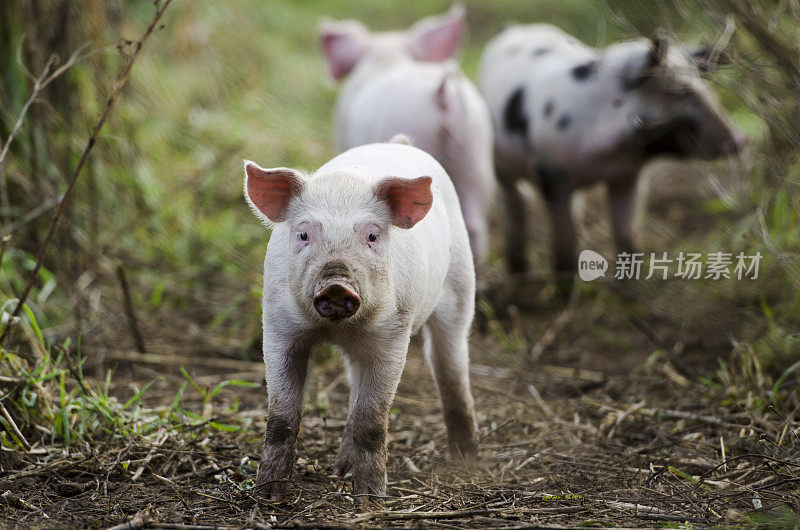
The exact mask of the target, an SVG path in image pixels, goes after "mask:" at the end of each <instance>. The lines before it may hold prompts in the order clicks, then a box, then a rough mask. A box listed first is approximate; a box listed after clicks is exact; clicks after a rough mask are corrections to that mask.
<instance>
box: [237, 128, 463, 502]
mask: <svg viewBox="0 0 800 530" xmlns="http://www.w3.org/2000/svg"><path fill="white" fill-rule="evenodd" d="M404 141H405V140H404V139H403V138H398V142H400V143H388V144H371V145H364V146H361V147H357V148H354V149H351V150H349V151H347V152H345V153H343V154H341V155H339V156H337V157H336V158H334V159H333V160H331V161H330V162H328V163H327V164H325V165H324V166H322V167H321V168H319V169H318V170H317V171H316V172H314V174H312V175H306V174H303V173H301V172H299V171H296V170H293V169H288V168H283V167H279V168H274V169H263V168H261V167H259V166H258V165H257V164H255V163H253V162H249V161H247V162H245V165H244V166H245V173H246V177H245V185H244V189H245V196H246V198H247V202H248V203H249V204H250V206H251V208H252V209H253V212H254V213H255V214H256V216H258V217H259V218H260V219H261V220H262V221H263V222H264V223H265V224H266V225H267V226H269V227H272V235H271V236H270V239H269V244H268V245H267V255H266V260H265V262H264V292H263V326H264V362H265V363H266V383H267V393H268V397H269V399H268V410H267V429H266V436H265V439H264V443H265V448H264V455H263V458H262V459H261V465H260V468H259V471H258V479H257V484H258V487H259V488H260V489H261V491H262V492H263V494H264V495H265V496H267V497H268V498H270V499H280V498H282V496H283V495H284V493H285V492H286V486H287V481H288V479H289V478H290V476H291V473H292V465H293V462H294V447H295V440H296V438H297V433H298V429H299V427H300V414H301V410H302V407H303V383H304V381H305V377H306V370H307V364H308V358H309V353H310V351H311V349H312V348H313V347H314V346H315V345H317V344H319V343H332V344H335V345H337V346H338V347H339V348H340V349H341V352H342V355H343V357H344V361H345V366H346V369H347V376H348V380H349V382H350V411H349V416H348V419H347V425H346V427H345V430H344V434H343V436H342V444H341V447H340V449H339V453H338V455H337V457H336V463H335V465H334V472H335V473H336V474H338V475H341V476H344V474H345V473H346V472H347V471H348V470H351V469H352V477H353V491H354V494H355V495H356V496H357V499H360V500H361V501H362V502H363V501H366V500H367V499H368V498H369V496H383V495H385V494H386V433H387V427H388V421H389V407H390V405H391V403H392V400H393V399H394V395H395V392H396V390H397V385H398V383H399V382H400V375H401V373H402V371H403V366H404V365H405V361H406V353H407V351H408V344H409V340H410V338H411V336H412V335H413V334H415V333H417V332H418V331H420V330H423V332H424V339H425V340H424V351H425V357H426V359H427V361H428V364H429V366H430V368H431V371H432V373H433V378H434V381H435V382H436V386H437V388H438V390H439V395H440V397H441V401H442V410H443V413H444V420H445V424H446V426H447V432H448V443H449V449H450V453H451V454H452V455H454V456H458V455H463V456H466V455H469V454H471V453H473V452H474V450H475V445H476V422H475V411H474V405H473V399H472V395H471V393H470V387H469V371H468V364H469V357H468V346H467V335H468V332H469V328H470V325H471V322H472V313H473V309H474V299H473V298H474V294H475V273H474V269H473V264H472V257H471V254H470V247H469V240H468V237H467V230H466V227H465V226H464V221H463V218H462V215H461V209H460V207H459V203H458V197H457V196H456V192H455V189H454V188H453V184H452V183H451V182H450V179H449V177H448V176H447V173H446V172H445V171H444V169H443V168H442V167H441V166H440V165H439V164H438V163H437V162H436V161H435V160H434V159H433V158H432V157H431V156H430V155H428V154H426V153H424V152H423V151H421V150H419V149H417V148H415V147H411V146H409V145H404V143H403V142H404Z"/></svg>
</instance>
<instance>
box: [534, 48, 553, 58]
mask: <svg viewBox="0 0 800 530" xmlns="http://www.w3.org/2000/svg"><path fill="white" fill-rule="evenodd" d="M549 51H550V48H534V50H533V53H531V55H533V56H534V57H541V56H542V55H544V54H545V53H548V52H549Z"/></svg>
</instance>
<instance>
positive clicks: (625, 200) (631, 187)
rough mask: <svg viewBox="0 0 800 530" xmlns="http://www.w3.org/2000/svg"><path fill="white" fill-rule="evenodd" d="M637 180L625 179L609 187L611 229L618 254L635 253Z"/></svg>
mask: <svg viewBox="0 0 800 530" xmlns="http://www.w3.org/2000/svg"><path fill="white" fill-rule="evenodd" d="M636 193H637V179H636V178H632V179H625V180H623V181H619V182H614V183H611V184H609V185H608V199H609V202H610V206H611V229H612V231H613V233H614V242H615V243H616V245H617V252H633V251H634V249H635V248H636V246H635V245H634V242H633V239H634V238H633V218H634V214H635V212H636Z"/></svg>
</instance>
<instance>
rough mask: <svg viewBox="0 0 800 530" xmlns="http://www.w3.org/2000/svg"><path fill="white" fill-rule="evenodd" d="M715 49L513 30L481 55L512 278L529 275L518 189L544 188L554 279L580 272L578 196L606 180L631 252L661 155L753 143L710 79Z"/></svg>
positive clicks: (715, 152) (620, 242)
mask: <svg viewBox="0 0 800 530" xmlns="http://www.w3.org/2000/svg"><path fill="white" fill-rule="evenodd" d="M719 56H720V53H719V50H713V49H702V48H700V49H694V50H693V49H689V48H687V47H684V46H681V45H680V44H679V43H675V44H671V43H670V42H669V41H668V40H667V39H666V37H665V36H664V35H661V34H659V35H657V36H656V37H654V38H653V39H640V40H635V41H630V42H620V43H616V44H612V45H611V46H608V47H607V48H604V49H595V48H590V47H589V46H586V45H585V44H583V43H581V42H579V41H578V40H577V39H575V38H573V37H571V36H570V35H567V34H566V33H564V32H563V31H561V30H560V29H558V28H556V27H553V26H549V25H544V24H535V25H530V26H515V27H512V28H509V29H507V30H505V31H504V32H502V33H501V34H500V35H498V36H497V37H495V38H494V39H492V40H491V41H490V42H489V44H488V45H487V46H486V49H485V50H484V52H483V56H482V58H481V64H480V73H479V85H480V88H481V92H482V93H483V95H484V97H485V98H486V101H487V103H488V105H489V109H490V111H491V113H492V119H493V121H494V126H495V160H496V163H497V175H498V178H499V180H500V183H501V185H502V187H503V189H504V191H505V195H506V197H507V200H508V207H507V209H506V210H507V212H508V215H509V220H510V223H509V224H510V226H511V229H510V230H508V231H507V238H508V254H509V265H510V268H511V271H512V272H525V271H526V270H527V268H528V264H527V259H526V255H525V244H526V241H527V230H526V226H527V219H526V215H525V204H524V201H523V200H522V196H521V194H520V191H519V189H518V188H517V182H518V181H519V180H520V179H528V180H530V181H532V182H534V183H535V184H537V185H538V187H539V189H540V191H541V194H542V197H543V198H544V200H545V202H546V203H547V206H548V210H549V213H550V220H551V225H552V232H553V236H552V238H553V257H554V263H555V270H556V279H557V280H558V281H559V285H560V286H561V288H562V291H568V290H569V288H570V287H571V283H572V279H573V277H574V272H575V269H576V267H577V256H576V244H577V236H576V233H575V228H574V222H573V218H572V212H571V204H572V199H573V195H574V193H575V192H576V191H577V190H580V189H582V188H586V187H588V186H592V185H594V184H598V183H603V184H605V185H606V188H607V190H608V198H609V202H610V205H611V223H612V229H613V232H614V238H615V240H616V243H617V247H618V248H619V250H620V251H628V252H630V251H632V250H633V249H634V248H635V242H634V233H633V218H634V211H635V201H636V197H637V184H638V181H639V173H640V172H641V169H642V167H643V166H644V165H646V164H647V163H648V162H650V161H651V160H653V159H654V158H659V157H673V158H695V159H697V158H700V159H712V158H717V157H721V156H726V155H733V154H735V153H736V152H737V151H739V149H741V148H742V146H743V145H744V143H745V137H744V135H743V134H742V133H740V132H739V131H737V130H735V129H734V128H733V127H732V126H731V124H730V123H729V120H728V117H727V116H726V114H725V111H724V109H723V108H722V107H721V106H720V104H719V102H718V101H717V99H716V97H715V95H714V92H713V90H712V89H711V87H710V86H709V85H708V83H706V82H705V80H704V79H703V78H704V77H705V75H706V74H707V73H708V72H709V70H710V69H711V68H712V67H713V66H714V65H715V64H716V63H717V61H716V59H717V58H718V57H719Z"/></svg>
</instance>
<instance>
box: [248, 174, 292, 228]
mask: <svg viewBox="0 0 800 530" xmlns="http://www.w3.org/2000/svg"><path fill="white" fill-rule="evenodd" d="M244 171H245V173H246V174H247V176H246V177H245V180H244V190H245V195H246V197H247V202H249V203H250V206H252V207H253V210H254V211H255V212H256V215H259V212H260V214H262V215H259V217H264V218H266V219H268V220H270V221H272V222H273V223H280V222H282V221H285V220H286V213H287V210H288V208H289V201H290V200H291V199H292V197H295V196H297V195H299V194H300V192H301V191H302V190H303V177H302V176H300V174H299V173H297V172H296V171H294V170H293V169H289V168H285V167H279V168H275V169H264V168H262V167H260V166H259V165H258V164H254V163H253V162H250V161H248V160H246V161H245V163H244Z"/></svg>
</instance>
